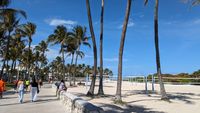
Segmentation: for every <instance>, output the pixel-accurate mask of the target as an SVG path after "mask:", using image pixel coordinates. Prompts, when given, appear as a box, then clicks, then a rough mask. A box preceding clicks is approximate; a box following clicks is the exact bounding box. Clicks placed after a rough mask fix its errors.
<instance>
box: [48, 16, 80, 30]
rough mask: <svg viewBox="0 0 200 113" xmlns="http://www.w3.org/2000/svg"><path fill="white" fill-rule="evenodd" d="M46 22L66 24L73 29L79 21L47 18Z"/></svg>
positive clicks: (52, 24) (55, 24) (56, 24)
mask: <svg viewBox="0 0 200 113" xmlns="http://www.w3.org/2000/svg"><path fill="white" fill-rule="evenodd" d="M45 22H46V23H47V24H49V25H50V26H58V25H65V26H66V27H67V28H68V29H71V28H72V27H73V26H74V25H76V24H77V23H78V22H77V21H73V20H64V19H56V18H55V19H46V20H45Z"/></svg>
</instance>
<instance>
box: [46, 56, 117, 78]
mask: <svg viewBox="0 0 200 113" xmlns="http://www.w3.org/2000/svg"><path fill="white" fill-rule="evenodd" d="M62 67H63V63H62V58H61V57H60V56H57V57H56V58H55V59H54V60H53V61H52V62H50V64H49V70H50V73H52V76H53V77H54V78H56V79H58V80H60V79H63V75H62V73H61V72H62V70H63V68H62ZM64 69H65V72H66V73H71V74H72V75H75V77H86V76H89V75H91V74H92V72H93V69H94V66H90V65H86V64H78V65H75V64H73V65H71V64H66V65H65V66H64ZM97 73H98V74H99V73H100V67H98V69H97ZM103 74H104V75H107V76H108V77H110V76H112V75H113V72H112V71H111V70H110V69H108V68H105V69H104V70H103Z"/></svg>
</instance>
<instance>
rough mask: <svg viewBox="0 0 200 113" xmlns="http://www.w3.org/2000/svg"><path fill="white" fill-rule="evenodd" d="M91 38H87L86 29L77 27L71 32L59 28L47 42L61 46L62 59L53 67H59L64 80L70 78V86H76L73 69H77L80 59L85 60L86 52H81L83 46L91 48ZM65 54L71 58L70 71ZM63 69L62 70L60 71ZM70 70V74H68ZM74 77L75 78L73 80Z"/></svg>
mask: <svg viewBox="0 0 200 113" xmlns="http://www.w3.org/2000/svg"><path fill="white" fill-rule="evenodd" d="M89 39H90V38H89V37H87V36H86V27H83V26H80V25H77V26H75V27H73V29H72V30H71V31H70V30H68V29H67V28H66V27H65V26H63V25H61V26H57V27H56V29H55V30H54V33H53V34H51V35H49V37H48V39H47V42H48V43H50V44H51V45H56V44H58V45H60V53H61V54H62V57H57V58H56V60H55V61H53V62H52V64H51V65H54V64H56V65H59V69H57V71H58V70H59V72H61V75H62V79H65V77H66V76H68V80H69V82H70V85H72V80H73V85H75V76H76V71H77V70H76V68H75V70H74V73H73V72H72V69H73V67H74V66H75V67H77V61H78V57H80V58H83V57H84V56H85V54H84V52H83V51H82V50H81V48H82V46H88V47H90V44H89V42H88V40H89ZM65 54H66V56H67V57H69V56H70V57H71V64H70V66H69V69H65V67H66V64H65V58H66V57H65ZM60 68H61V69H60ZM66 70H68V72H66ZM72 77H73V78H72Z"/></svg>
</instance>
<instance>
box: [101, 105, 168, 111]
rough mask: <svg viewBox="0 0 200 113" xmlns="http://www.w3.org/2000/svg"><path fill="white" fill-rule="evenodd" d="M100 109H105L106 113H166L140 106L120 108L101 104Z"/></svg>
mask: <svg viewBox="0 0 200 113" xmlns="http://www.w3.org/2000/svg"><path fill="white" fill-rule="evenodd" d="M100 107H101V108H103V109H104V111H105V113H132V112H134V113H165V112H160V111H153V110H151V108H145V107H144V106H138V105H127V106H125V107H120V106H117V105H113V104H104V103H101V104H100Z"/></svg>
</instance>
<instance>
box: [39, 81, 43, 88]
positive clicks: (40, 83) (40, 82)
mask: <svg viewBox="0 0 200 113" xmlns="http://www.w3.org/2000/svg"><path fill="white" fill-rule="evenodd" d="M39 85H40V88H41V87H42V85H43V83H42V79H40V80H39Z"/></svg>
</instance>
